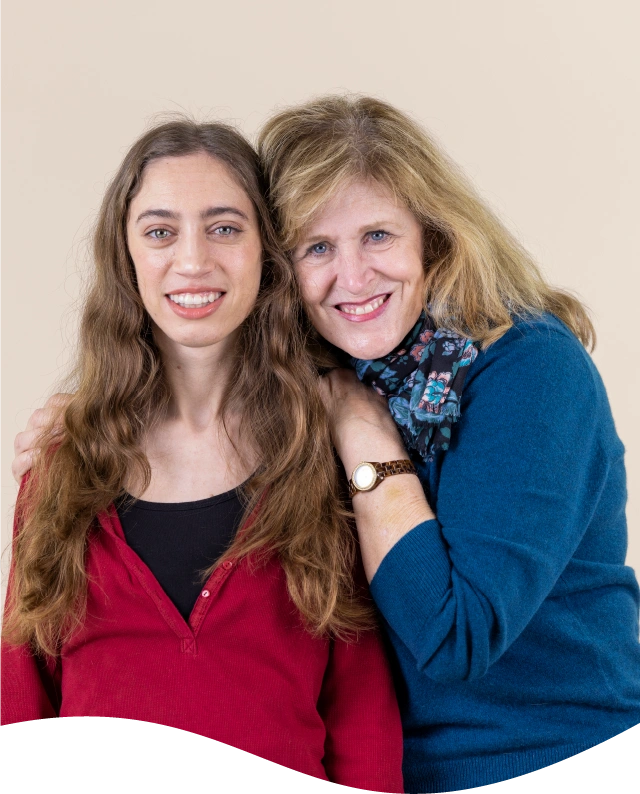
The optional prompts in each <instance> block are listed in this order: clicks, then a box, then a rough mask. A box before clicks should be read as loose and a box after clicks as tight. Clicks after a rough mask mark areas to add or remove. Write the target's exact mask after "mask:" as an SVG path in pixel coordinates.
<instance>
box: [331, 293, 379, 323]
mask: <svg viewBox="0 0 640 794" xmlns="http://www.w3.org/2000/svg"><path fill="white" fill-rule="evenodd" d="M388 303H389V294H388V293H387V294H385V295H376V297H375V298H369V299H368V300H366V301H362V302H361V303H338V304H336V305H335V306H334V308H335V309H336V311H337V312H338V313H339V315H340V317H343V318H344V319H345V320H348V321H349V322H351V323H366V322H367V321H368V320H375V319H376V318H377V317H380V315H381V314H382V313H383V312H384V311H385V309H386V308H387V304H388Z"/></svg>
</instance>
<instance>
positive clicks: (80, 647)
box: [2, 120, 402, 791]
mask: <svg viewBox="0 0 640 794" xmlns="http://www.w3.org/2000/svg"><path fill="white" fill-rule="evenodd" d="M94 242H95V245H94V252H95V271H94V273H95V283H94V286H93V289H92V290H91V292H90V294H89V295H88V296H87V299H86V302H85V307H84V313H83V320H82V327H81V334H80V337H81V346H80V357H79V362H78V388H77V391H76V393H75V394H74V395H73V396H72V397H71V399H70V400H69V402H68V404H67V405H66V408H65V410H64V422H63V427H62V428H61V432H60V433H59V434H57V435H52V434H51V433H49V434H46V435H45V439H44V441H43V442H42V444H43V446H44V448H45V454H43V455H41V456H40V457H39V460H38V462H37V464H36V467H35V470H34V472H33V476H31V478H30V479H29V481H28V482H27V483H25V484H24V485H23V488H22V490H21V494H20V497H19V499H18V505H17V509H16V537H15V542H14V546H13V559H12V570H11V581H10V593H9V597H8V600H7V604H8V607H7V614H6V620H5V624H4V627H3V640H4V641H3V646H2V722H3V723H4V724H6V723H10V722H18V721H23V720H29V719H40V718H45V717H64V716H103V717H124V718H129V719H137V720H146V721H150V722H158V723H162V724H164V725H170V726H173V727H177V728H181V729H183V730H188V731H193V732H195V733H199V734H202V735H204V736H208V737H211V738H213V739H217V740H218V741H222V742H226V743H227V744H231V745H234V746H235V747H239V748H241V749H243V750H246V751H248V752H251V753H255V754H257V755H260V756H262V757H264V758H268V759H270V760H272V761H275V762H277V763H280V764H283V765H284V766H288V767H291V768H292V769H296V770H299V771H301V772H304V773H306V774H310V775H315V776H317V777H320V778H324V779H328V780H332V781H335V782H338V783H343V784H345V785H350V786H356V787H358V788H371V789H374V790H376V791H378V790H384V791H398V790H400V789H401V787H402V776H401V753H402V736H401V727H400V717H399V714H398V708H397V703H396V700H395V696H394V693H393V686H392V682H391V676H390V674H389V671H388V667H387V662H386V659H385V657H384V653H383V650H382V646H381V643H380V639H379V637H378V636H377V634H376V632H375V631H372V630H368V631H366V630H364V629H367V628H370V625H371V621H370V615H368V609H367V606H366V603H363V602H362V601H361V600H360V598H359V596H358V593H357V592H354V587H353V586H352V572H353V570H352V567H353V563H354V559H355V546H354V544H355V539H354V538H353V533H352V532H351V529H350V527H349V526H348V525H347V524H346V523H345V521H344V518H343V516H342V511H341V509H340V501H339V499H338V494H337V490H336V485H337V480H336V476H335V472H334V461H333V455H332V452H331V446H330V438H329V434H328V430H327V423H326V420H324V417H323V410H322V401H321V399H320V396H319V394H318V386H317V377H316V373H315V371H314V369H313V367H312V365H311V362H310V360H309V358H308V356H307V355H306V353H305V351H304V345H303V343H302V339H301V337H300V336H299V334H298V331H297V329H296V327H295V324H292V322H291V317H292V316H294V317H295V312H296V307H297V295H296V289H295V284H294V281H293V277H292V275H291V272H290V269H289V267H288V265H287V263H286V261H285V260H284V259H283V258H282V256H281V254H280V253H279V251H278V247H277V245H276V244H275V242H274V238H273V232H272V229H271V225H270V221H269V216H268V213H267V211H266V206H265V203H264V200H263V195H262V192H261V189H260V179H259V171H258V163H257V159H256V156H255V152H254V151H253V150H252V148H251V147H250V145H249V144H248V143H247V142H246V141H245V140H244V139H243V138H242V136H241V135H240V134H239V133H237V132H236V131H235V130H233V129H231V128H229V127H226V126H224V125H221V124H201V125H198V124H195V123H192V122H190V121H189V120H183V121H175V122H171V123H169V124H166V125H161V126H159V127H156V128H153V129H151V130H150V131H149V132H148V133H146V134H145V135H143V136H142V137H141V138H140V139H139V140H138V141H137V142H136V143H135V144H134V145H133V146H132V147H131V149H130V150H129V152H128V153H127V155H126V156H125V158H124V161H123V162H122V164H121V166H120V168H119V169H118V171H117V173H116V175H115V177H114V179H113V181H112V183H111V185H110V187H109V189H108V190H107V193H106V195H105V198H104V201H103V204H102V208H101V212H100V215H99V219H98V223H97V227H96V233H95V240H94ZM285 352H286V355H285ZM358 632H359V636H357V635H358Z"/></svg>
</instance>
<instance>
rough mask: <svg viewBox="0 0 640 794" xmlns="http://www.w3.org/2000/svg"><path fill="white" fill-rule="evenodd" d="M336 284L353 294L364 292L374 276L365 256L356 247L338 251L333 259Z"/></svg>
mask: <svg viewBox="0 0 640 794" xmlns="http://www.w3.org/2000/svg"><path fill="white" fill-rule="evenodd" d="M333 264H334V267H335V272H336V286H338V287H342V289H345V290H346V291H347V292H350V293H352V294H353V295H358V294H360V293H362V292H365V291H366V289H367V287H368V285H369V284H370V282H371V281H372V280H373V278H374V273H373V270H372V268H371V266H370V264H369V263H368V261H367V257H366V256H364V254H363V252H362V251H360V250H358V249H344V250H342V251H339V252H338V254H337V256H336V257H335V259H334V263H333Z"/></svg>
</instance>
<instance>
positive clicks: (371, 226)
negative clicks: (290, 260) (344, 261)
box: [298, 221, 393, 247]
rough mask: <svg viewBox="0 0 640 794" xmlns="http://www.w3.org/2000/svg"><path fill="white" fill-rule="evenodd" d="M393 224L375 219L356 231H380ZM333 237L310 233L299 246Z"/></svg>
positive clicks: (359, 233) (302, 239) (363, 232)
mask: <svg viewBox="0 0 640 794" xmlns="http://www.w3.org/2000/svg"><path fill="white" fill-rule="evenodd" d="M392 224H393V221H373V222H372V223H365V225H364V226H360V228H359V229H358V230H357V231H356V234H358V235H361V234H365V233H366V232H375V231H378V229H380V230H383V229H384V228H385V227H386V226H391V225H392ZM331 237H332V235H331V234H314V235H310V236H309V237H302V238H301V239H300V242H299V243H298V247H299V246H303V245H305V246H308V245H313V244H314V243H322V242H324V241H325V240H330V239H331Z"/></svg>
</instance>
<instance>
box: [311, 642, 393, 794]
mask: <svg viewBox="0 0 640 794" xmlns="http://www.w3.org/2000/svg"><path fill="white" fill-rule="evenodd" d="M318 711H319V713H320V715H321V716H322V718H323V720H324V723H325V727H326V739H325V756H324V759H323V763H324V767H325V770H326V772H327V776H328V778H329V780H330V781H332V782H333V783H340V784H342V785H344V786H354V787H355V788H363V789H369V790H372V791H391V792H400V791H404V787H403V781H402V726H401V723H400V712H399V709H398V703H397V700H396V696H395V692H394V689H393V683H392V680H391V674H390V671H389V665H388V662H387V659H386V656H385V653H384V649H383V645H382V640H381V638H380V634H379V632H378V631H366V632H363V633H361V634H360V636H359V637H358V639H357V640H353V641H351V642H347V641H343V640H335V641H334V642H332V645H331V653H330V658H329V664H328V666H327V671H326V673H325V677H324V681H323V685H322V692H321V694H320V699H319V702H318Z"/></svg>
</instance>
